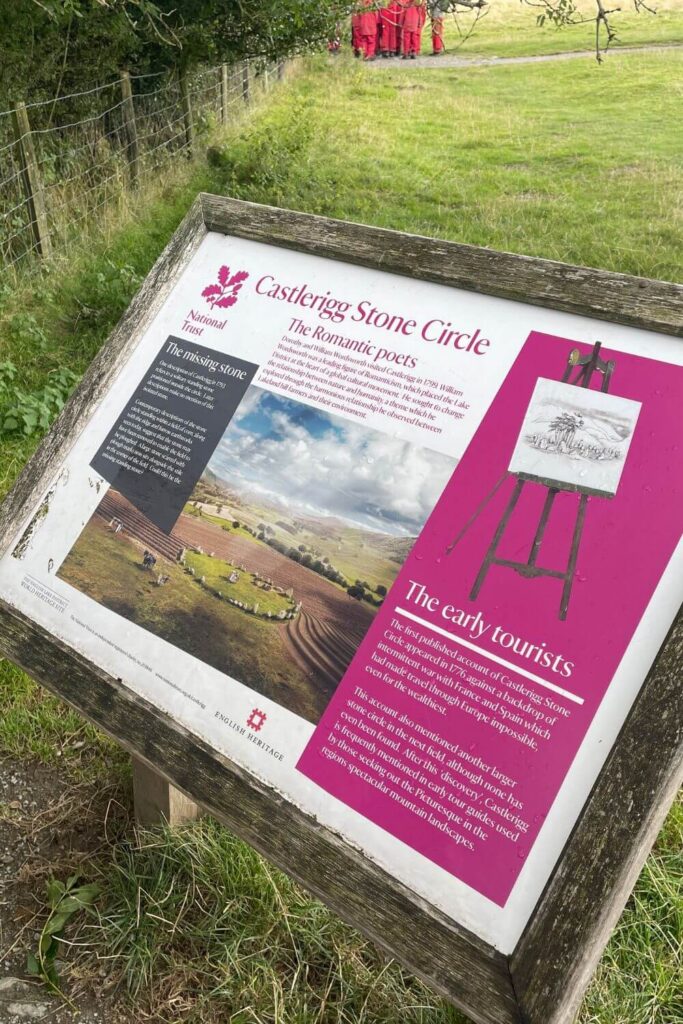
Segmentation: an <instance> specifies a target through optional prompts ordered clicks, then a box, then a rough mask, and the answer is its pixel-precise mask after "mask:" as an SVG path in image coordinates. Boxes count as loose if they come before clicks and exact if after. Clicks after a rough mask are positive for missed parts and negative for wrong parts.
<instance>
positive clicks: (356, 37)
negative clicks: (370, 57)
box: [351, 11, 363, 57]
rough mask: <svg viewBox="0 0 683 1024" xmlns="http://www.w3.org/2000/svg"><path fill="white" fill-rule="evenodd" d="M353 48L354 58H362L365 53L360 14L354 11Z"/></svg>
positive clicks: (352, 23) (352, 17) (352, 26)
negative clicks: (361, 35)
mask: <svg viewBox="0 0 683 1024" xmlns="http://www.w3.org/2000/svg"><path fill="white" fill-rule="evenodd" d="M351 46H352V48H353V55H354V57H360V55H361V53H362V52H363V46H362V43H361V37H360V14H359V13H358V11H354V12H353V14H352V15H351Z"/></svg>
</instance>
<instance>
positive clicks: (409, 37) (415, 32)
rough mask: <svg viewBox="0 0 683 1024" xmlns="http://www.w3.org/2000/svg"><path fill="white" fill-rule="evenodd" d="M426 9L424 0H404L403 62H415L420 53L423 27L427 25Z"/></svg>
mask: <svg viewBox="0 0 683 1024" xmlns="http://www.w3.org/2000/svg"><path fill="white" fill-rule="evenodd" d="M425 17H426V15H425V9H424V4H423V3H422V0H407V2H406V0H404V3H403V33H402V47H401V48H402V50H403V60H408V59H410V60H415V57H416V56H417V54H418V53H419V52H420V46H421V42H422V39H421V36H422V26H423V25H424V23H425Z"/></svg>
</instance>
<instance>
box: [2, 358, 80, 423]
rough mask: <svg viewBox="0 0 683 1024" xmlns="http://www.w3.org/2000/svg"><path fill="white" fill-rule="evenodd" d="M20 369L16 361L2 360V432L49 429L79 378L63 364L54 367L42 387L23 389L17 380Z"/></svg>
mask: <svg viewBox="0 0 683 1024" xmlns="http://www.w3.org/2000/svg"><path fill="white" fill-rule="evenodd" d="M17 372H18V371H17V368H16V366H15V365H14V363H12V362H9V361H6V362H4V363H0V436H2V435H5V434H14V435H16V434H21V435H23V436H24V437H30V436H31V435H32V434H35V433H37V432H38V431H40V432H42V431H45V430H47V428H48V427H49V426H50V424H51V423H52V421H53V420H54V418H55V417H56V416H57V414H58V413H60V412H61V410H62V408H63V406H64V403H65V402H66V400H67V398H68V397H69V394H70V393H71V390H72V388H73V387H74V385H75V384H76V383H77V381H78V379H79V378H78V376H77V374H75V373H73V371H72V370H69V369H67V368H66V367H61V368H60V369H59V370H53V371H52V373H51V374H50V375H49V377H48V379H47V383H45V384H44V385H43V386H42V387H41V388H37V389H36V390H35V391H24V390H23V389H22V388H20V387H19V386H18V385H17V384H16V383H15V378H16V376H17Z"/></svg>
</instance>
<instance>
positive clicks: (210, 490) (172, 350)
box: [0, 232, 683, 953]
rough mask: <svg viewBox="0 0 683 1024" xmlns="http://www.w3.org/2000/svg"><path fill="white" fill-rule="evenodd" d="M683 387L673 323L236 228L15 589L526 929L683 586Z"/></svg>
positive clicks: (170, 306) (178, 312)
mask: <svg viewBox="0 0 683 1024" xmlns="http://www.w3.org/2000/svg"><path fill="white" fill-rule="evenodd" d="M596 343H598V344H596ZM682 403H683V367H682V366H681V350H680V343H677V342H676V341H675V340H674V339H672V338H667V337H665V336H663V335H658V334H654V333H648V332H646V331H640V330H636V329H633V328H628V327H617V326H615V325H612V324H606V323H601V322H597V321H593V320H591V319H589V318H586V317H579V316H573V315H570V314H564V313H558V312H553V311H552V310H543V309H539V308H535V307H532V306H526V305H524V304H523V303H518V302H513V301H509V300H503V299H497V298H493V297H490V296H485V295H478V294H474V293H470V292H465V291H459V290H458V289H455V288H450V287H445V286H440V285H434V284H429V283H426V282H422V281H416V280H411V279H407V278H403V277H399V276H396V275H393V274H389V273H381V272H376V271H375V272H372V273H370V272H369V271H367V270H365V269H363V268H362V267H359V266H354V265H347V264H340V263H337V262H335V261H332V260H329V259H325V258H322V257H316V256H312V255H307V254H304V253H300V252H293V251H286V250H283V249H279V248H276V247H273V246H270V245H267V244H263V243H257V242H251V241H245V240H240V239H236V238H232V237H225V236H224V235H221V234H218V233H214V232H209V233H208V234H207V235H206V237H205V238H204V240H203V241H202V243H201V245H200V246H199V247H198V249H197V251H196V253H195V255H194V256H193V257H192V259H191V261H190V263H189V265H188V266H187V268H186V269H185V271H184V272H183V274H182V276H181V277H180V279H179V281H178V284H177V285H176V287H175V288H174V290H173V292H172V294H171V296H170V298H169V299H168V300H167V301H166V302H165V304H164V305H163V307H162V309H161V311H160V312H159V313H158V315H157V316H156V317H155V318H154V320H153V322H152V324H151V326H150V327H149V328H148V329H147V330H146V332H145V333H144V336H143V337H142V340H141V341H140V343H139V344H138V345H137V347H136V349H135V351H134V352H133V354H132V355H131V357H130V358H129V360H128V362H127V363H126V365H125V367H124V368H123V370H122V372H121V373H120V374H119V376H118V377H117V379H116V381H115V383H114V385H113V387H112V388H111V390H110V391H109V393H108V394H107V396H106V398H105V400H104V401H103V402H102V403H101V404H100V406H99V407H98V408H97V410H96V412H95V414H94V415H93V417H92V419H91V421H90V424H89V426H88V428H87V429H86V430H85V431H84V432H83V433H82V435H81V436H80V438H79V439H78V441H77V443H76V444H75V446H74V447H73V449H72V450H71V452H70V454H69V456H68V458H67V460H66V462H65V464H64V465H63V466H62V467H61V468H60V469H59V472H58V475H57V476H56V478H55V480H54V483H53V486H52V488H51V489H50V493H49V495H48V497H47V499H46V509H47V514H45V515H44V516H42V517H41V518H40V519H39V520H36V522H35V523H34V526H33V528H32V531H31V533H30V535H28V536H27V535H25V536H23V537H22V539H21V542H20V543H19V544H18V545H16V546H15V547H14V549H13V550H12V551H10V552H9V553H8V554H7V555H6V556H5V557H4V559H3V560H2V562H1V563H0V588H1V590H2V594H3V596H4V597H5V599H6V600H9V601H10V602H11V603H12V604H14V605H15V606H16V607H18V608H20V609H23V610H26V611H30V614H31V616H32V618H33V619H34V620H36V621H37V622H39V623H42V624H44V625H45V626H47V627H48V628H49V629H50V630H51V631H52V632H53V633H54V634H55V635H56V636H57V637H60V638H63V639H64V640H66V641H67V642H68V643H69V644H70V645H71V646H72V647H75V648H76V649H78V650H80V651H82V652H83V653H84V654H86V655H87V656H88V658H90V659H91V660H92V661H94V662H95V663H97V664H99V665H101V666H102V667H103V668H105V669H106V670H107V671H109V672H111V673H113V674H115V675H116V676H117V677H120V678H122V679H124V681H125V682H126V683H127V684H128V685H129V686H130V687H131V688H132V689H134V690H135V691H137V692H138V693H140V694H142V695H143V696H145V697H146V698H148V699H149V700H151V701H152V702H154V703H155V704H156V705H157V706H158V707H160V708H162V709H164V710H166V711H168V712H169V713H170V714H171V715H172V716H173V717H174V718H175V719H176V720H177V721H179V722H181V723H183V724H184V725H185V726H187V727H188V728H189V729H190V730H192V731H193V732H194V733H196V734H197V735H199V736H201V737H203V738H205V739H206V740H208V741H209V742H210V743H211V744H212V745H213V747H214V748H215V749H217V750H219V751H223V752H225V753H227V754H229V756H230V757H231V758H232V759H233V760H235V761H237V762H238V763H240V764H242V765H244V766H245V767H246V768H247V769H248V770H249V771H251V772H252V773H253V774H255V775H256V776H258V777H259V778H261V779H263V780H264V781H266V782H267V783H268V784H270V785H271V786H274V787H275V788H276V789H278V790H279V791H280V792H281V793H283V794H284V795H285V796H286V797H287V798H288V799H289V800H290V801H292V802H294V803H295V804H296V805H298V806H299V807H301V808H303V809H305V810H306V811H307V812H309V813H311V814H312V815H315V816H317V818H318V819H319V820H320V821H321V822H322V823H324V824H325V825H327V826H328V827H330V828H332V829H334V830H336V831H338V832H339V833H340V834H342V835H343V836H345V837H346V838H347V839H348V840H350V841H351V842H352V843H354V844H355V845H356V846H358V847H359V848H360V849H362V850H363V851H364V852H365V854H366V855H367V856H368V857H369V858H371V859H372V860H374V861H376V862H377V863H378V864H380V865H381V866H383V867H385V868H386V869H387V870H388V871H389V872H390V873H391V874H392V875H393V876H394V877H396V878H397V879H398V880H400V881H401V882H402V883H404V884H405V885H407V886H409V887H410V888H411V889H412V890H413V891H414V892H416V893H417V894H419V895H420V896H422V897H424V898H425V899H426V900H428V901H429V902H430V903H432V904H433V905H434V906H436V907H438V908H439V909H441V910H443V911H445V912H446V913H447V914H449V915H451V916H452V917H454V918H457V920H458V921H459V922H460V923H461V924H463V925H465V926H466V927H467V928H469V929H471V930H472V931H474V932H475V933H476V934H477V935H479V936H481V937H482V938H483V939H484V940H485V941H487V942H489V943H491V944H492V945H494V946H495V947H496V948H497V949H499V950H500V951H501V952H503V953H508V952H510V951H511V950H512V949H513V948H514V945H515V943H516V941H517V939H518V938H519V935H520V933H521V931H522V930H523V928H524V926H525V923H526V922H527V920H528V918H529V914H530V912H531V910H532V908H533V906H534V904H535V903H536V901H537V899H538V897H539V895H540V893H541V891H542V889H543V887H544V885H545V883H546V881H547V879H548V876H549V873H550V871H551V870H552V867H553V865H554V864H555V862H556V860H557V858H558V856H559V854H560V851H561V849H562V846H563V844H564V843H565V841H566V839H567V837H568V835H569V833H570V832H571V830H572V827H573V824H574V822H575V821H576V818H577V815H578V814H579V812H580V810H581V808H582V806H583V804H584V803H585V800H586V798H587V796H588V793H589V792H590V789H591V787H592V785H593V783H594V782H595V779H596V777H597V775H598V773H599V771H600V768H601V766H602V764H603V763H604V760H605V757H606V755H607V753H608V752H609V750H610V747H611V745H612V743H613V742H614V739H615V738H616V736H617V734H618V732H619V729H620V728H621V726H622V724H623V722H624V719H625V717H626V715H627V714H628V711H629V708H630V707H631V705H632V703H633V700H634V698H635V697H636V695H637V693H638V691H639V689H640V686H641V685H642V682H643V679H644V676H645V673H646V671H647V669H648V667H649V666H650V664H651V663H652V661H653V659H654V657H655V655H656V653H657V650H658V648H659V646H660V645H661V643H662V640H663V639H664V636H665V634H666V632H667V629H668V627H669V625H670V623H671V622H672V620H673V617H674V614H675V612H676V610H677V607H678V604H679V602H680V594H679V593H677V586H678V585H679V584H680V579H681V568H682V550H681V544H680V536H681V517H682V512H681V510H682V509H683V494H682V493H681V491H682V489H683V444H682V443H681V436H680V435H681V417H680V409H681V405H682Z"/></svg>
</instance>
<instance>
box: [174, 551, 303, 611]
mask: <svg viewBox="0 0 683 1024" xmlns="http://www.w3.org/2000/svg"><path fill="white" fill-rule="evenodd" d="M254 543H257V542H256V541H255V542H254ZM185 561H186V562H187V565H188V567H189V568H193V569H194V570H195V572H196V576H204V578H205V579H206V585H207V586H208V587H212V588H213V589H214V590H219V591H220V592H221V593H222V594H223V596H224V597H231V598H233V600H235V601H242V602H243V603H244V604H247V605H249V606H250V607H251V606H253V605H254V603H255V602H258V606H259V614H261V615H263V614H264V613H265V612H270V613H271V615H277V613H278V612H280V611H289V610H290V609H291V607H292V602H291V601H290V600H289V599H288V598H286V597H283V596H282V594H278V593H277V591H275V590H263V588H262V587H256V586H255V585H254V582H253V579H252V576H251V573H245V572H242V570H241V569H238V568H237V566H235V565H231V564H230V563H229V562H224V561H222V560H221V559H220V558H212V557H211V556H210V555H200V554H196V553H195V552H193V551H188V552H187V554H186V556H185ZM233 570H237V572H238V573H239V577H240V578H239V579H238V580H237V582H236V583H228V576H229V575H230V573H231V572H232V571H233ZM195 579H196V577H195Z"/></svg>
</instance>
